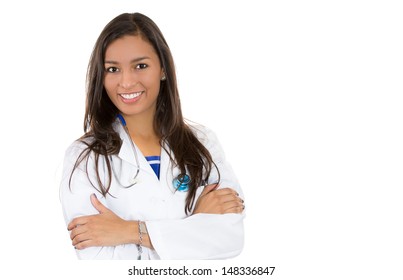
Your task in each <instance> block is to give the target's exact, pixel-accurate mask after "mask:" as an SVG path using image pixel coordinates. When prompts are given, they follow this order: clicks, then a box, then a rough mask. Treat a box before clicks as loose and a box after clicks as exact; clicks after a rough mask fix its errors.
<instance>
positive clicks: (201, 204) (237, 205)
mask: <svg viewBox="0 0 403 280" xmlns="http://www.w3.org/2000/svg"><path fill="white" fill-rule="evenodd" d="M217 187H218V185H217V184H213V185H207V186H205V187H204V190H203V192H202V193H201V194H200V196H199V198H198V200H197V202H196V206H195V210H194V211H193V214H198V213H206V214H227V213H242V211H243V209H245V206H244V204H243V203H244V201H243V199H241V198H240V197H239V194H238V193H237V192H236V191H234V190H233V189H231V188H224V189H218V190H217V189H216V188H217Z"/></svg>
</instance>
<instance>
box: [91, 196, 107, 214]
mask: <svg viewBox="0 0 403 280" xmlns="http://www.w3.org/2000/svg"><path fill="white" fill-rule="evenodd" d="M90 199H91V203H92V206H94V208H95V209H97V211H98V212H99V213H100V214H102V213H105V212H108V211H109V209H108V208H107V207H105V206H104V205H103V204H102V203H101V202H100V201H99V200H98V198H97V196H96V195H95V193H93V194H91V196H90Z"/></svg>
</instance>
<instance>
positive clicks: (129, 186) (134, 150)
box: [110, 114, 140, 188]
mask: <svg viewBox="0 0 403 280" xmlns="http://www.w3.org/2000/svg"><path fill="white" fill-rule="evenodd" d="M117 117H118V118H119V120H120V124H121V125H122V127H123V130H124V131H125V132H126V135H127V137H128V138H129V140H130V145H131V147H132V151H133V154H134V158H135V159H136V167H137V169H136V174H135V175H134V176H133V178H132V179H131V180H130V183H129V185H124V184H122V182H121V181H120V179H119V176H117V175H116V172H115V168H114V164H113V159H112V156H111V157H110V160H111V162H112V172H113V175H114V176H115V178H116V180H117V181H118V183H119V185H121V186H122V187H123V188H131V187H133V186H134V185H136V184H137V183H138V180H137V177H138V176H139V173H140V161H139V157H138V154H137V150H136V147H135V146H134V143H133V140H132V138H131V136H130V133H129V129H128V128H127V126H126V121H125V119H124V118H123V116H122V115H121V114H118V115H117Z"/></svg>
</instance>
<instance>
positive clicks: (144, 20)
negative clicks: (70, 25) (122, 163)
mask: <svg viewBox="0 0 403 280" xmlns="http://www.w3.org/2000/svg"><path fill="white" fill-rule="evenodd" d="M125 35H135V36H141V37H142V38H143V39H144V40H146V41H148V42H149V43H150V44H151V45H152V46H153V48H154V50H155V52H156V53H157V55H158V58H159V60H160V63H161V67H162V69H164V72H165V76H166V80H165V81H162V82H161V85H160V92H159V94H158V98H157V109H156V113H155V117H154V129H155V131H156V132H157V134H158V136H159V137H160V139H161V140H160V141H161V142H160V144H161V146H162V147H164V145H163V143H166V144H167V145H168V147H169V149H170V151H171V152H172V153H173V156H172V154H171V152H169V151H167V153H168V154H169V155H170V157H171V160H172V161H174V163H175V164H176V166H177V167H178V168H179V170H180V175H179V176H178V178H179V179H180V178H182V177H183V176H184V175H185V174H188V175H189V177H190V182H189V191H188V194H187V197H186V205H185V212H186V213H189V212H190V211H191V209H192V208H193V205H194V202H195V195H196V190H197V188H198V187H199V186H202V185H204V184H206V183H207V181H208V178H209V176H210V173H211V171H212V168H213V167H215V168H217V166H216V164H215V163H214V161H213V159H212V156H211V154H210V153H209V151H208V150H207V149H206V147H204V146H203V144H202V143H201V142H200V141H199V140H198V139H197V137H196V136H195V134H194V133H193V132H192V130H191V129H190V128H189V126H188V125H187V124H186V123H185V121H184V119H183V116H182V110H181V104H180V99H179V94H178V88H177V81H176V74H175V67H174V61H173V58H172V54H171V51H170V49H169V47H168V44H167V42H166V41H165V39H164V36H163V35H162V33H161V31H160V29H159V28H158V26H157V25H156V24H155V23H154V22H153V21H152V20H151V19H150V18H148V17H147V16H145V15H143V14H140V13H133V14H129V13H125V14H121V15H119V16H117V17H116V18H114V19H113V20H112V21H111V22H109V23H108V24H107V25H106V26H105V28H104V29H103V31H102V32H101V34H100V35H99V37H98V39H97V41H96V43H95V47H94V50H93V52H92V55H91V58H90V62H89V65H88V71H87V99H86V107H85V117H84V132H85V134H84V135H83V136H82V137H81V138H80V141H81V142H82V143H84V144H85V145H87V147H86V148H85V149H84V150H83V151H82V152H81V154H80V155H79V157H78V159H77V161H76V163H75V166H74V169H73V172H74V170H75V169H76V168H77V167H78V166H79V165H80V164H81V162H83V161H86V166H87V167H86V168H88V164H87V163H88V160H89V158H90V154H91V153H92V154H93V155H94V161H95V169H96V170H95V172H96V178H97V179H96V180H97V185H98V186H99V187H100V188H99V189H98V188H96V187H95V185H94V184H93V183H92V182H91V180H90V178H88V179H89V180H90V182H91V184H92V185H93V186H94V187H95V188H96V189H97V190H98V191H99V192H100V193H102V195H104V196H106V195H107V194H108V193H109V189H110V186H111V182H112V167H111V163H110V160H109V156H110V155H116V154H118V153H119V150H120V147H121V145H122V140H121V138H120V136H119V134H118V133H117V132H116V131H115V130H114V129H113V123H114V122H115V120H116V116H117V114H118V113H119V111H118V109H117V108H116V106H115V105H114V104H113V103H112V102H111V100H110V99H109V97H108V95H107V93H106V90H105V88H104V75H105V66H104V58H105V52H106V49H107V47H108V46H109V45H110V44H111V43H112V42H113V41H114V40H116V39H118V38H121V37H123V36H125ZM101 157H102V158H103V159H104V160H105V162H106V166H107V172H108V178H109V179H108V181H107V182H105V183H103V182H102V180H101V178H100V174H99V168H98V166H99V165H100V158H101ZM73 172H72V174H71V175H73ZM217 172H218V181H219V171H218V168H217ZM87 176H88V169H87ZM70 183H71V176H70ZM217 183H218V182H217Z"/></svg>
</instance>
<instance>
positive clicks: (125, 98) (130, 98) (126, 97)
mask: <svg viewBox="0 0 403 280" xmlns="http://www.w3.org/2000/svg"><path fill="white" fill-rule="evenodd" d="M143 93H144V91H135V92H127V93H126V92H125V93H118V95H119V97H120V100H122V102H123V103H126V104H130V103H134V102H137V101H138V100H139V99H140V98H141V96H142V95H143Z"/></svg>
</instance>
